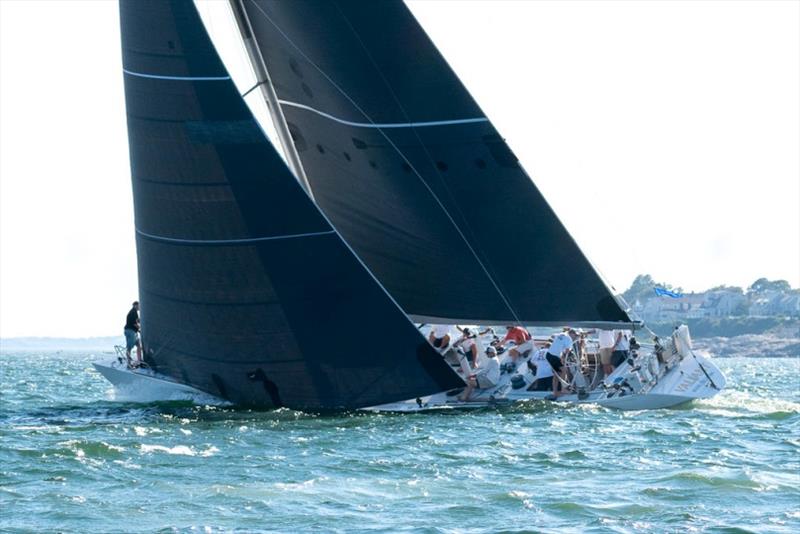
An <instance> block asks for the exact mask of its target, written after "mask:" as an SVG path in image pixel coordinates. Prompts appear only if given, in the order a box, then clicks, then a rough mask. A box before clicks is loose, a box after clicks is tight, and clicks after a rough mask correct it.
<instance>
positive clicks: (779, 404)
mask: <svg viewBox="0 0 800 534" xmlns="http://www.w3.org/2000/svg"><path fill="white" fill-rule="evenodd" d="M695 407H697V408H700V409H709V408H710V409H712V410H713V411H714V412H715V413H716V414H717V415H722V416H734V417H735V416H741V415H742V412H750V413H753V414H770V413H781V412H782V413H800V403H798V402H792V401H790V400H786V399H775V398H769V397H761V396H756V395H753V394H751V393H748V392H747V391H735V390H729V389H726V390H724V391H722V392H721V393H720V394H719V395H716V396H715V397H712V398H710V399H703V400H698V401H695Z"/></svg>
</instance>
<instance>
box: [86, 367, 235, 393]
mask: <svg viewBox="0 0 800 534" xmlns="http://www.w3.org/2000/svg"><path fill="white" fill-rule="evenodd" d="M92 365H93V366H94V368H95V369H97V371H98V372H99V373H100V374H101V375H103V377H105V378H106V379H107V380H108V381H109V382H111V384H113V386H114V389H115V396H116V398H117V399H118V400H126V401H133V402H156V401H176V400H191V401H195V402H197V401H200V402H203V403H212V404H218V403H220V402H223V401H221V400H218V399H216V397H213V396H211V395H209V394H208V393H205V392H203V391H200V390H198V389H195V388H193V387H191V386H187V385H186V384H181V383H180V382H176V381H175V380H173V379H171V378H169V377H167V376H164V375H159V374H158V373H155V372H153V371H151V370H149V369H130V368H128V366H127V365H126V364H125V363H124V362H121V361H119V360H118V359H114V360H111V361H108V362H93V363H92Z"/></svg>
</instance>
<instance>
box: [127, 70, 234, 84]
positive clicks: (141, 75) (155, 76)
mask: <svg viewBox="0 0 800 534" xmlns="http://www.w3.org/2000/svg"><path fill="white" fill-rule="evenodd" d="M122 72H124V73H125V74H130V75H131V76H138V77H139V78H152V79H154V80H178V81H192V82H213V81H222V80H230V79H231V77H230V76H163V75H161V74H146V73H144V72H134V71H132V70H128V69H122Z"/></svg>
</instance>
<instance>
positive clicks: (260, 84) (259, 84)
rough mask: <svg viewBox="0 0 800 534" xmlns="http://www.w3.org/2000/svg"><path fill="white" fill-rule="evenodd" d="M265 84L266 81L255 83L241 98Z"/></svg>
mask: <svg viewBox="0 0 800 534" xmlns="http://www.w3.org/2000/svg"><path fill="white" fill-rule="evenodd" d="M265 83H267V80H261V81H260V82H256V84H255V85H254V86H253V87H251V88H250V89H248V90H247V91H245V92H244V93H243V94H242V98H244V97H246V96H247V95H249V94H250V93H252V92H253V90H254V89H255V88H256V87H260V86H262V85H264V84H265Z"/></svg>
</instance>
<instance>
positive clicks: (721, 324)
mask: <svg viewBox="0 0 800 534" xmlns="http://www.w3.org/2000/svg"><path fill="white" fill-rule="evenodd" d="M682 322H683V323H685V324H687V325H689V331H690V332H691V335H692V338H693V339H694V340H695V341H697V346H698V348H701V349H703V348H707V349H708V350H711V351H712V352H713V353H715V354H716V355H718V356H726V355H728V354H730V353H731V352H739V351H740V350H741V349H742V347H743V346H745V345H746V346H748V347H751V346H752V347H754V348H755V349H754V355H756V354H763V355H765V356H766V355H773V356H788V357H791V356H800V319H794V318H778V317H729V318H717V319H710V318H702V319H686V320H684V321H682ZM678 323H679V322H663V323H648V324H647V326H648V328H650V329H651V330H652V331H653V332H655V333H656V335H659V336H662V337H664V336H668V335H669V333H670V332H671V331H672V329H673V327H674V326H675V325H677V324H678ZM637 337H641V338H642V339H645V338H646V337H647V334H646V332H642V331H639V332H637ZM123 343H124V338H123V336H121V335H119V336H96V337H83V338H66V337H46V336H26V337H9V338H0V352H9V351H92V352H111V351H113V350H114V345H121V344H123ZM725 347H731V348H734V347H735V348H736V350H731V351H728V350H727V349H726V348H725ZM759 348H760V349H761V350H759Z"/></svg>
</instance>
